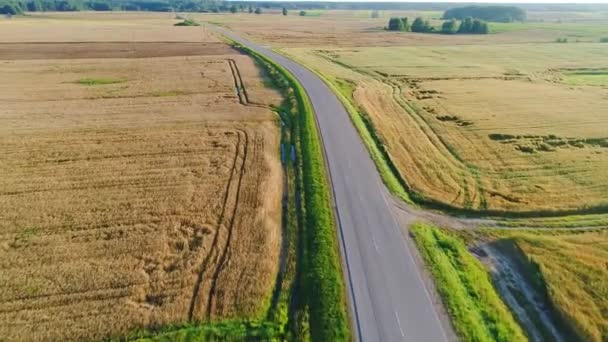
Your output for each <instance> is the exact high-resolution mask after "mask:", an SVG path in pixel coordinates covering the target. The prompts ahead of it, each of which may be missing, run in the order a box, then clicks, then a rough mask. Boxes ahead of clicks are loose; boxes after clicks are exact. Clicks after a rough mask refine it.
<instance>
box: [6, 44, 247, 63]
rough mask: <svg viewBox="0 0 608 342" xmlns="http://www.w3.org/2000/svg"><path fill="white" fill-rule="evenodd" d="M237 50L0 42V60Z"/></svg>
mask: <svg viewBox="0 0 608 342" xmlns="http://www.w3.org/2000/svg"><path fill="white" fill-rule="evenodd" d="M237 53H238V52H237V51H235V50H234V49H232V48H231V47H230V46H228V45H226V44H223V43H195V42H192V43H188V42H162V43H158V42H106V43H99V42H97V43H95V42H88V43H0V60H15V59H76V58H78V59H80V58H143V57H172V56H210V55H229V54H237Z"/></svg>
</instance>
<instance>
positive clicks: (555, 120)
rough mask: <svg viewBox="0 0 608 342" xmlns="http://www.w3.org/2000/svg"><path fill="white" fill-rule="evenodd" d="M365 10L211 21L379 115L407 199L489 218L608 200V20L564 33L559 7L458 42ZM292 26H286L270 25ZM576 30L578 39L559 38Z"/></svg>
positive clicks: (371, 119)
mask: <svg viewBox="0 0 608 342" xmlns="http://www.w3.org/2000/svg"><path fill="white" fill-rule="evenodd" d="M361 13H362V12H361V11H359V12H357V11H326V12H324V13H322V15H321V16H319V17H316V18H307V17H289V16H288V17H286V18H283V17H280V18H277V19H276V21H274V22H272V21H269V20H260V19H259V16H246V15H238V16H234V17H231V16H209V18H208V20H213V21H214V22H220V23H221V24H222V25H224V26H228V27H230V28H232V29H234V30H236V31H240V32H243V34H245V35H248V36H249V37H250V38H251V39H254V40H256V39H257V40H260V41H263V42H265V43H268V44H271V45H273V46H274V47H275V48H276V49H278V50H280V51H282V52H283V53H285V54H286V55H288V56H290V57H292V58H294V59H296V60H298V61H300V62H301V63H303V64H304V65H307V66H309V67H310V68H312V69H313V70H314V71H315V72H317V73H318V74H319V75H321V76H322V77H323V78H324V79H325V80H326V81H327V82H329V83H330V84H331V85H332V87H333V88H334V90H336V91H338V92H340V93H342V94H341V95H342V97H343V100H345V101H346V102H348V103H349V104H350V106H352V108H351V109H352V110H351V115H354V116H361V117H362V119H363V121H367V124H366V125H367V126H368V127H362V128H360V129H359V130H360V131H361V130H370V129H371V130H372V131H373V132H372V133H371V134H372V136H376V139H375V140H376V142H375V143H376V145H380V150H383V149H385V150H386V153H385V156H384V158H385V159H386V158H389V159H390V161H389V162H388V165H389V166H390V165H394V167H393V170H392V171H384V172H383V170H382V169H383V166H382V165H379V169H380V171H381V172H383V173H384V174H385V176H384V178H385V181H386V182H387V184H389V187H390V188H391V190H393V192H394V193H396V194H397V195H399V196H400V197H402V198H404V199H407V197H413V198H414V199H415V200H418V201H420V202H422V203H427V204H432V205H439V206H440V207H448V208H455V209H466V210H473V211H482V212H489V213H508V212H534V213H551V212H563V213H571V214H572V213H577V212H587V211H597V210H601V209H600V208H604V207H605V206H606V204H607V203H608V202H607V201H608V198H607V197H606V194H608V191H607V190H608V183H606V182H605V181H604V180H605V179H608V177H606V176H608V175H607V174H606V173H605V172H606V171H605V170H606V169H607V168H606V167H607V166H608V164H607V163H608V158H607V156H608V155H607V154H606V153H607V152H608V150H606V146H607V145H606V143H607V141H606V138H607V137H606V135H605V132H606V131H608V126H607V125H608V121H606V118H604V116H603V113H604V108H605V107H606V105H607V103H606V96H607V91H608V90H607V89H606V88H605V85H604V84H605V70H604V69H603V68H605V65H604V62H605V60H606V58H607V57H608V56H607V55H606V49H605V46H604V44H602V43H599V37H601V36H603V35H606V34H608V32H606V31H605V26H603V25H602V24H601V23H603V22H605V20H606V18H604V17H601V16H600V17H597V16H595V17H593V20H591V21H589V22H578V21H574V20H575V19H572V21H568V18H569V17H568V16H567V15H564V18H565V19H564V22H563V23H561V25H562V26H561V30H556V29H555V26H556V25H560V24H559V23H557V22H556V20H557V19H554V14H551V13H548V14H546V15H547V21H548V22H546V23H544V22H532V23H529V24H528V23H526V24H519V23H513V24H500V25H502V26H505V25H511V26H507V27H509V29H505V30H498V31H499V32H501V33H496V34H491V35H485V36H470V35H469V36H467V35H457V36H449V35H437V34H435V35H433V34H431V35H429V34H426V35H424V34H415V33H399V32H387V31H383V30H382V26H381V24H382V23H384V22H385V21H386V20H385V19H386V18H377V19H376V18H364V17H361V15H360V14H361ZM268 15H272V14H268ZM390 15H391V16H393V15H400V16H401V15H409V16H411V17H413V16H419V15H420V16H424V17H427V18H436V17H438V14H437V13H434V12H403V13H401V12H395V13H392V12H391V13H390ZM535 15H536V17H535V18H536V20H541V19H542V18H543V17H542V16H540V15H538V14H535ZM263 16H264V15H262V17H263ZM385 16H388V14H387V13H385ZM203 18H207V17H206V16H204V17H203ZM237 18H238V19H237ZM381 20H382V22H381ZM384 24H385V23H384ZM280 25H284V26H285V28H286V29H285V30H278V31H277V30H272V29H271V28H272V27H277V26H280ZM500 25H499V24H496V26H497V27H498V26H500ZM518 25H524V26H518ZM525 25H532V27H528V28H525ZM542 25H545V26H542ZM539 26H540V27H541V28H538V27H539ZM573 36H575V37H577V38H576V39H577V40H579V41H580V42H579V43H576V44H557V43H554V40H555V39H556V38H559V37H570V39H572V38H571V37H573ZM355 37H356V39H355ZM409 45H416V46H409ZM537 94H542V96H538V95H537ZM352 112H355V113H352ZM353 120H356V118H353ZM362 134H365V133H362ZM368 145H369V143H368ZM370 148H371V149H373V148H374V147H370ZM375 159H376V160H377V162H378V159H380V158H375ZM379 163H380V164H382V163H383V162H382V161H379ZM384 168H385V169H387V168H389V167H384ZM391 172H392V173H393V175H386V174H388V173H391ZM391 178H393V179H395V180H391ZM390 183H401V185H399V186H391V185H390ZM399 187H400V188H402V189H399ZM404 190H407V192H409V196H403V195H401V194H403V193H404Z"/></svg>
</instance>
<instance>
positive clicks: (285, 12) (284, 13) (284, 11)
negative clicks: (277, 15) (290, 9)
mask: <svg viewBox="0 0 608 342" xmlns="http://www.w3.org/2000/svg"><path fill="white" fill-rule="evenodd" d="M283 15H287V8H285V7H283Z"/></svg>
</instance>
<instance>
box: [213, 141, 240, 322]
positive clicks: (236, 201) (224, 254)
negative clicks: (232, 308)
mask: <svg viewBox="0 0 608 342" xmlns="http://www.w3.org/2000/svg"><path fill="white" fill-rule="evenodd" d="M248 148H249V136H248V135H247V133H246V132H245V134H244V144H243V158H242V161H241V166H240V169H239V171H238V174H239V176H238V180H237V186H236V195H235V199H234V208H233V210H232V214H231V215H230V222H229V223H228V226H227V228H228V237H227V239H226V245H225V246H224V249H223V251H222V253H221V256H220V258H219V263H218V265H217V267H216V268H215V272H214V273H213V276H212V277H211V288H210V289H209V296H207V317H208V318H211V313H212V305H213V299H214V297H215V294H216V291H217V280H218V278H219V275H220V273H221V272H222V269H223V268H224V266H225V265H226V262H227V260H228V258H229V251H230V244H231V242H232V235H233V234H232V233H233V231H234V222H235V219H236V213H237V210H238V208H239V206H238V204H239V199H240V197H241V185H242V182H243V177H244V175H245V166H246V164H247V152H248Z"/></svg>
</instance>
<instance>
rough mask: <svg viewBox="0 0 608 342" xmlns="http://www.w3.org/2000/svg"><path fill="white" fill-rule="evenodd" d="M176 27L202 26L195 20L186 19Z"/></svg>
mask: <svg viewBox="0 0 608 342" xmlns="http://www.w3.org/2000/svg"><path fill="white" fill-rule="evenodd" d="M174 26H201V24H199V23H198V22H196V21H195V20H193V19H185V20H184V21H182V22H179V23H176V24H175V25H174Z"/></svg>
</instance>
